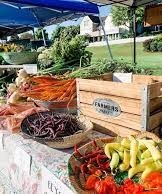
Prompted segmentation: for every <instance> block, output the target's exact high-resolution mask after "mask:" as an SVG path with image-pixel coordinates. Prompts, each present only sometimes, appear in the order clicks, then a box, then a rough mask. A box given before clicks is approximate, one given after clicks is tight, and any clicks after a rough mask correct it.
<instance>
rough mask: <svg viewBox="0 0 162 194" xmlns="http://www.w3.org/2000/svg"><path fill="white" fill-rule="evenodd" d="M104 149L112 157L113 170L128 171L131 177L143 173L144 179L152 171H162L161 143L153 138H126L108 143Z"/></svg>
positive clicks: (142, 177) (111, 165)
mask: <svg viewBox="0 0 162 194" xmlns="http://www.w3.org/2000/svg"><path fill="white" fill-rule="evenodd" d="M104 150H105V154H106V155H107V157H108V158H109V159H110V168H111V170H112V171H113V170H114V169H116V168H118V169H119V170H120V171H121V172H122V171H128V177H129V178H132V177H133V176H134V175H136V174H138V173H142V175H141V179H142V180H144V179H145V178H146V177H147V175H148V174H150V173H151V172H154V171H159V172H162V153H161V150H160V148H159V144H158V143H157V142H155V141H153V140H146V139H135V138H134V137H129V138H124V139H122V140H121V141H120V140H119V142H118V143H108V144H106V145H105V148H104Z"/></svg>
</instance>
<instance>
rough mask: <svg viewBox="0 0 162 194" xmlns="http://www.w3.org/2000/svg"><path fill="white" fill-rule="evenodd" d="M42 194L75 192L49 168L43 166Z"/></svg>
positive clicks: (69, 193)
mask: <svg viewBox="0 0 162 194" xmlns="http://www.w3.org/2000/svg"><path fill="white" fill-rule="evenodd" d="M41 193H42V194H73V192H72V191H71V190H70V189H69V188H68V187H67V186H66V185H65V184H64V183H62V182H61V181H60V180H59V179H58V178H56V177H55V176H54V175H53V174H52V173H51V172H50V171H49V170H48V169H47V168H45V167H44V166H42V192H41Z"/></svg>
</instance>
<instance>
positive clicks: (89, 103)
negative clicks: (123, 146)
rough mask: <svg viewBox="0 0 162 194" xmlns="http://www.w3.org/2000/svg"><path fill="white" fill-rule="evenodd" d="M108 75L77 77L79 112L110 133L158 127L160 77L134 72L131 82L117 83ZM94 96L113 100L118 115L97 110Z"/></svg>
mask: <svg viewBox="0 0 162 194" xmlns="http://www.w3.org/2000/svg"><path fill="white" fill-rule="evenodd" d="M109 76H110V77H111V80H110V77H109V79H108V80H109V81H101V80H90V79H77V99H78V102H77V103H78V110H79V113H80V114H83V115H85V116H86V117H88V118H89V119H90V120H91V121H92V122H93V123H94V125H95V129H97V130H99V131H101V132H105V133H108V134H109V133H112V134H113V135H114V134H117V135H120V136H126V135H130V134H132V135H133V134H137V133H138V132H139V131H146V130H147V131H154V130H155V129H157V128H159V127H160V125H161V123H162V90H161V87H162V77H160V76H143V75H133V76H132V83H119V82H113V81H112V77H113V76H112V75H109ZM142 82H143V83H142ZM96 99H106V100H111V101H113V102H114V103H115V104H117V105H118V106H119V108H120V110H121V112H120V115H118V116H115V117H113V116H108V115H105V114H103V113H100V112H98V111H96V107H95V105H94V102H95V100H96ZM99 105H100V106H101V108H102V106H104V105H103V104H102V103H101V104H99ZM111 108H112V107H111ZM106 109H107V106H106ZM104 110H105V109H104Z"/></svg>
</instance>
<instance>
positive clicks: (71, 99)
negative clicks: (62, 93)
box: [67, 92, 77, 108]
mask: <svg viewBox="0 0 162 194" xmlns="http://www.w3.org/2000/svg"><path fill="white" fill-rule="evenodd" d="M76 96H77V93H76V92H75V93H74V94H73V95H72V96H71V98H70V100H69V102H68V104H67V108H69V106H70V104H71V102H72V101H73V100H74V98H75V97H76Z"/></svg>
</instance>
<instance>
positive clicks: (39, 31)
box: [35, 28, 48, 40]
mask: <svg viewBox="0 0 162 194" xmlns="http://www.w3.org/2000/svg"><path fill="white" fill-rule="evenodd" d="M43 32H44V37H45V39H46V40H48V33H47V32H46V29H43ZM35 37H36V39H37V40H43V34H42V29H41V28H38V29H37V30H36V32H35Z"/></svg>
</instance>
